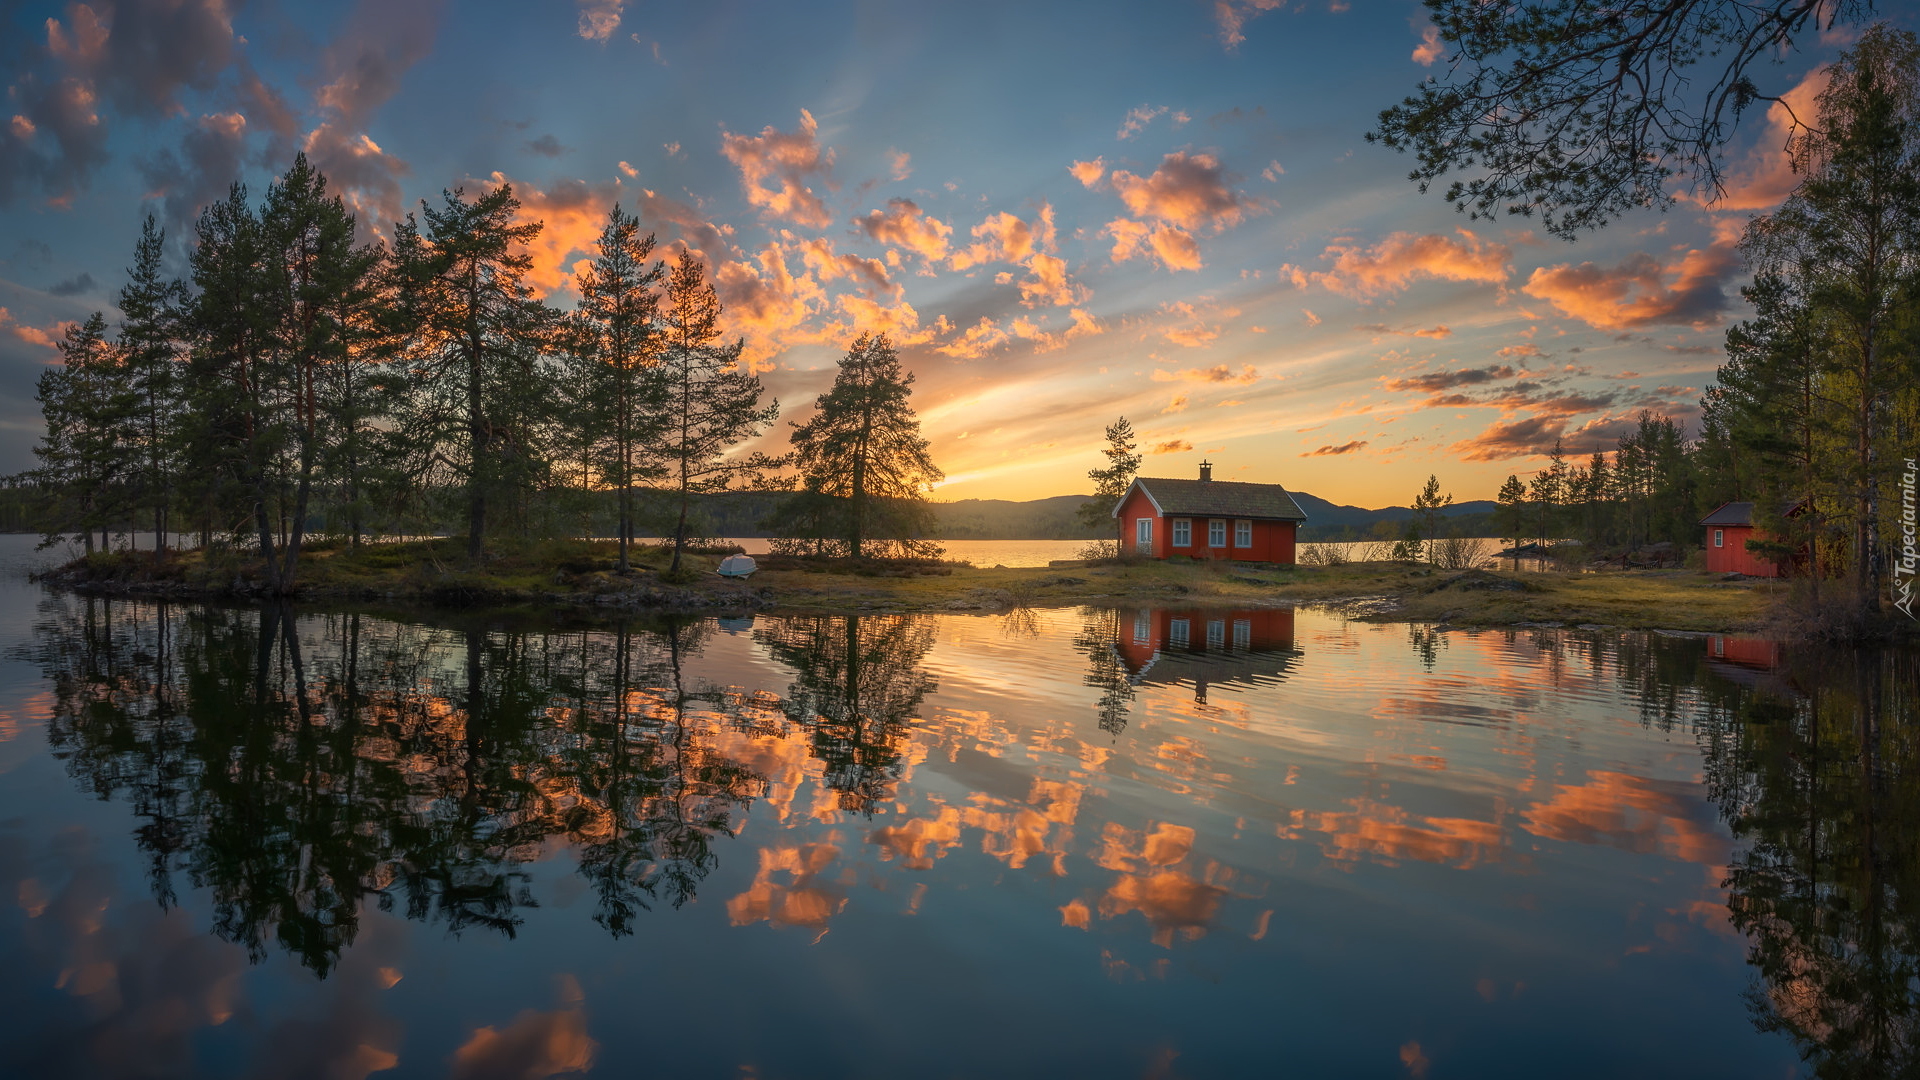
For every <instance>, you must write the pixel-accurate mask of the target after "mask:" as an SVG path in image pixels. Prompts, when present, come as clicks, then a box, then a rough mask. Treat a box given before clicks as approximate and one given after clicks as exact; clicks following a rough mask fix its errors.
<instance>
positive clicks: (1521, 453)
mask: <svg viewBox="0 0 1920 1080" xmlns="http://www.w3.org/2000/svg"><path fill="white" fill-rule="evenodd" d="M1565 430H1566V421H1565V420H1564V419H1562V418H1560V417H1556V416H1529V417H1527V418H1525V419H1523V420H1513V421H1508V422H1504V423H1496V424H1494V425H1492V426H1490V427H1488V428H1487V429H1486V430H1485V431H1482V432H1481V433H1480V434H1478V435H1475V436H1474V437H1472V438H1470V439H1462V440H1460V441H1459V442H1457V443H1454V444H1453V445H1452V446H1450V447H1448V449H1449V450H1451V451H1452V452H1453V453H1454V454H1456V455H1458V456H1459V457H1461V458H1462V459H1464V460H1466V461H1503V460H1506V459H1508V458H1518V457H1537V456H1541V455H1544V454H1546V453H1548V452H1550V451H1551V450H1552V449H1553V444H1554V440H1556V439H1559V438H1560V437H1561V434H1562V432H1564V431H1565Z"/></svg>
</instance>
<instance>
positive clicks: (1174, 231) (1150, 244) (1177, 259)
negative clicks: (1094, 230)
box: [1106, 218, 1203, 270]
mask: <svg viewBox="0 0 1920 1080" xmlns="http://www.w3.org/2000/svg"><path fill="white" fill-rule="evenodd" d="M1106 231H1107V232H1108V233H1109V234H1111V235H1112V236H1113V261H1114V262H1117V263H1119V262H1126V261H1127V260H1128V259H1131V258H1133V257H1134V256H1135V255H1147V254H1151V255H1152V256H1153V257H1154V258H1155V259H1158V260H1159V261H1160V265H1162V266H1164V267H1166V268H1167V269H1169V270H1198V269H1200V268H1201V266H1202V265H1203V263H1202V262H1201V261H1200V245H1199V243H1198V242H1196V241H1195V240H1194V238H1193V236H1192V235H1191V234H1190V233H1188V232H1187V231H1186V230H1185V229H1180V228H1176V227H1174V226H1172V225H1162V226H1160V227H1158V228H1155V227H1153V226H1151V225H1145V224H1142V223H1141V222H1138V221H1134V220H1132V219H1130V218H1115V219H1114V220H1113V221H1111V222H1108V223H1107V228H1106Z"/></svg>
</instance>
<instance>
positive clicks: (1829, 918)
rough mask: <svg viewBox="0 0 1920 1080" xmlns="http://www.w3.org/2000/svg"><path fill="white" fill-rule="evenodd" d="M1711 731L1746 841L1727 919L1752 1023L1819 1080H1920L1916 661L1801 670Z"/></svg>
mask: <svg viewBox="0 0 1920 1080" xmlns="http://www.w3.org/2000/svg"><path fill="white" fill-rule="evenodd" d="M1779 675H1780V678H1779V679H1778V680H1777V681H1775V682H1773V683H1772V684H1771V686H1770V687H1769V688H1766V689H1755V690H1753V691H1750V692H1746V693H1742V694H1740V695H1737V697H1736V698H1735V700H1732V701H1730V702H1727V703H1726V707H1724V708H1723V709H1721V710H1720V711H1719V715H1718V716H1717V717H1716V718H1715V719H1716V722H1715V723H1713V724H1712V725H1710V727H1709V728H1708V733H1707V738H1706V740H1705V741H1706V743H1707V746H1708V776H1707V782H1708V787H1709V789H1710V791H1711V792H1712V794H1713V797H1714V799H1715V801H1716V802H1717V803H1718V804H1719V806H1720V808H1721V812H1722V813H1723V814H1724V815H1725V816H1726V818H1727V820H1728V821H1729V822H1730V823H1731V824H1732V826H1733V830H1734V834H1735V836H1736V837H1737V838H1739V839H1740V840H1742V841H1743V842H1744V844H1743V846H1744V853H1743V854H1742V855H1740V856H1739V857H1738V859H1737V861H1736V862H1735V864H1734V865H1733V866H1732V867H1731V868H1730V873H1729V879H1728V882H1727V884H1728V887H1729V888H1730V890H1731V895H1730V898H1729V901H1728V903H1729V907H1730V908H1731V911H1732V920H1733V924H1734V926H1736V927H1738V928H1739V929H1740V930H1741V931H1743V932H1744V933H1745V934H1746V935H1747V940H1748V960H1749V962H1750V963H1751V964H1752V965H1753V967H1754V968H1755V970H1756V974H1757V976H1758V983H1757V985H1756V987H1755V989H1754V990H1753V991H1752V993H1751V1005H1752V1008H1753V1012H1754V1017H1755V1022H1756V1024H1757V1025H1758V1026H1759V1027H1761V1028H1762V1029H1763V1030H1768V1031H1779V1032H1783V1033H1785V1034H1787V1035H1788V1036H1790V1037H1791V1038H1792V1039H1793V1040H1794V1041H1795V1042H1796V1043H1797V1044H1798V1045H1799V1046H1800V1048H1801V1051H1802V1053H1803V1054H1804V1055H1805V1056H1806V1057H1807V1058H1808V1059H1809V1060H1810V1061H1811V1062H1813V1064H1814V1067H1815V1074H1816V1075H1818V1076H1823V1077H1849V1078H1852V1077H1891V1076H1913V1075H1917V1074H1920V938H1917V937H1916V935H1920V858H1916V853H1920V820H1917V819H1920V656H1916V655H1915V654H1914V653H1913V652H1911V651H1907V652H1874V651H1860V652H1851V653H1817V654H1809V655H1803V656H1797V657H1795V658H1794V659H1793V660H1792V661H1791V662H1790V663H1789V664H1788V665H1787V666H1786V668H1785V669H1784V670H1783V671H1782V672H1780V673H1779Z"/></svg>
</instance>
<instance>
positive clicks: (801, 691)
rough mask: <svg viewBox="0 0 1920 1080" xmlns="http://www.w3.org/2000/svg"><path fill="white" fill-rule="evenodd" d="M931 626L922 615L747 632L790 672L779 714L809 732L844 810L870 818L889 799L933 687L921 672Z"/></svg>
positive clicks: (815, 620)
mask: <svg viewBox="0 0 1920 1080" xmlns="http://www.w3.org/2000/svg"><path fill="white" fill-rule="evenodd" d="M933 626H934V623H933V620H932V619H931V618H928V617H927V616H924V615H845V616H811V617H808V616H801V617H796V618H788V619H781V620H779V621H777V622H774V623H772V624H771V625H769V626H767V627H764V628H762V629H759V630H755V631H754V635H753V636H754V640H756V641H758V642H759V643H760V644H761V645H762V646H764V647H765V648H766V650H767V651H768V652H769V653H770V654H771V655H772V656H773V657H774V659H776V660H779V661H780V662H781V663H784V664H786V665H788V666H789V667H791V668H793V670H794V673H795V680H794V683H793V685H792V686H791V687H790V688H789V689H788V691H787V700H786V703H785V705H784V706H783V708H784V710H785V712H786V715H787V717H788V719H790V720H792V721H793V722H794V723H796V724H800V725H802V726H804V727H805V728H806V729H807V730H808V732H809V734H810V736H811V737H812V740H813V750H814V754H815V755H816V756H817V757H819V758H820V760H821V761H822V762H823V763H824V764H825V765H826V782H827V784H828V785H830V786H831V787H832V788H833V789H834V790H835V791H837V792H839V793H840V806H841V808H842V809H844V810H852V811H858V812H861V813H871V812H872V810H873V807H874V805H875V804H876V803H879V802H882V801H884V800H886V799H889V798H892V796H893V784H894V783H895V781H897V780H898V779H899V778H900V771H901V765H902V761H901V756H900V754H901V747H902V744H903V743H905V741H906V738H907V734H908V731H909V725H910V724H911V722H912V720H913V719H914V714H915V712H916V710H918V709H919V708H920V701H921V699H922V698H924V697H926V695H927V694H929V693H931V692H932V691H933V690H934V689H936V687H937V684H936V683H935V682H934V679H933V677H932V676H930V675H927V674H926V673H924V672H922V671H921V670H920V664H921V663H922V662H923V661H924V660H925V659H926V656H927V652H928V651H929V650H930V649H932V648H933Z"/></svg>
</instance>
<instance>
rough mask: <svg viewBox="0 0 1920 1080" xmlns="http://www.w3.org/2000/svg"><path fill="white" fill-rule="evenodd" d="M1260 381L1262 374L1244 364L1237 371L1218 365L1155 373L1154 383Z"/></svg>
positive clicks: (1249, 365)
mask: <svg viewBox="0 0 1920 1080" xmlns="http://www.w3.org/2000/svg"><path fill="white" fill-rule="evenodd" d="M1259 380H1260V373H1259V372H1258V371H1256V370H1254V367H1253V365H1252V364H1243V365H1241V367H1240V370H1239V371H1235V370H1233V369H1232V368H1230V367H1228V366H1227V365H1225V364H1216V365H1214V366H1213V367H1210V368H1187V369H1185V370H1182V371H1164V370H1160V371H1155V372H1154V373H1153V381H1154V382H1197V383H1251V382H1258V381H1259Z"/></svg>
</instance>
